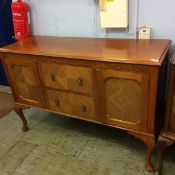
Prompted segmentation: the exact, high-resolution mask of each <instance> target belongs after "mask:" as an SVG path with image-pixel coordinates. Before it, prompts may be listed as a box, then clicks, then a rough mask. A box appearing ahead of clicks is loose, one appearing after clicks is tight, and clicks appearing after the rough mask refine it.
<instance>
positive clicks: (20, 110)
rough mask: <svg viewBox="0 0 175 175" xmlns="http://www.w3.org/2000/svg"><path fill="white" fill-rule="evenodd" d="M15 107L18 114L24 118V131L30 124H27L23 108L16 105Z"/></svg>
mask: <svg viewBox="0 0 175 175" xmlns="http://www.w3.org/2000/svg"><path fill="white" fill-rule="evenodd" d="M13 109H14V111H15V112H16V113H17V114H18V116H19V117H20V119H21V120H22V123H23V128H22V131H24V132H26V131H27V130H28V129H29V127H28V124H27V120H26V118H25V116H24V114H23V108H21V107H18V106H15V107H14V108H13Z"/></svg>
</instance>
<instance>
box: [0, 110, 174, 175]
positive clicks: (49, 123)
mask: <svg viewBox="0 0 175 175" xmlns="http://www.w3.org/2000/svg"><path fill="white" fill-rule="evenodd" d="M25 115H26V116H27V119H28V121H29V126H30V130H29V131H28V132H26V133H23V132H21V121H20V119H19V118H18V116H17V115H16V113H15V112H13V111H11V112H10V113H8V114H7V115H6V116H5V117H3V118H1V119H0V175H148V174H150V173H147V172H146V171H145V170H144V163H145V154H146V147H145V145H144V144H143V143H142V142H141V141H139V140H137V139H135V138H134V137H132V136H130V135H128V134H127V133H126V132H124V131H121V130H118V129H114V128H109V127H104V126H100V125H95V124H92V123H89V122H84V121H80V120H76V119H71V118H68V117H63V116H58V115H56V114H51V113H47V112H43V111H39V110H34V109H29V110H26V111H25ZM154 163H156V161H154ZM174 165H175V147H174V146H173V147H171V148H170V149H169V151H168V154H167V156H166V160H165V168H164V174H165V175H174V174H175V166H174Z"/></svg>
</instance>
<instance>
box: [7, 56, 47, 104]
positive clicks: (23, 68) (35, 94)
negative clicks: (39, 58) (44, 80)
mask: <svg viewBox="0 0 175 175" xmlns="http://www.w3.org/2000/svg"><path fill="white" fill-rule="evenodd" d="M5 64H6V66H7V67H8V72H9V74H10V79H11V82H12V86H13V88H14V92H15V97H16V101H18V102H21V103H25V104H29V105H34V106H42V105H43V104H44V100H43V95H42V89H41V85H40V81H39V77H38V74H37V67H36V64H35V62H33V61H30V60H25V59H22V60H21V59H18V60H17V59H15V58H13V59H8V58H7V59H5Z"/></svg>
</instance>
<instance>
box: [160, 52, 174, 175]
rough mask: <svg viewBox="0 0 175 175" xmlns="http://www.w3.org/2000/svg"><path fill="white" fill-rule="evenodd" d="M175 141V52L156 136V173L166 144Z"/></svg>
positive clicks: (161, 161)
mask: <svg viewBox="0 0 175 175" xmlns="http://www.w3.org/2000/svg"><path fill="white" fill-rule="evenodd" d="M173 143H175V53H174V55H173V57H172V59H171V62H170V72H169V81H168V100H167V104H166V111H165V117H164V122H163V127H162V131H161V134H160V136H159V138H158V143H157V149H158V162H159V167H158V171H157V174H159V175H161V174H162V167H163V153H164V150H165V148H166V147H167V146H169V145H172V144H173Z"/></svg>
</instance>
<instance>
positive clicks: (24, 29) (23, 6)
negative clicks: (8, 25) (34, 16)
mask: <svg viewBox="0 0 175 175" xmlns="http://www.w3.org/2000/svg"><path fill="white" fill-rule="evenodd" d="M11 8H12V16H13V25H14V33H15V39H16V40H20V39H23V38H26V37H28V36H29V35H30V17H29V7H28V5H27V3H25V2H22V0H17V1H16V2H13V3H12V5H11Z"/></svg>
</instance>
